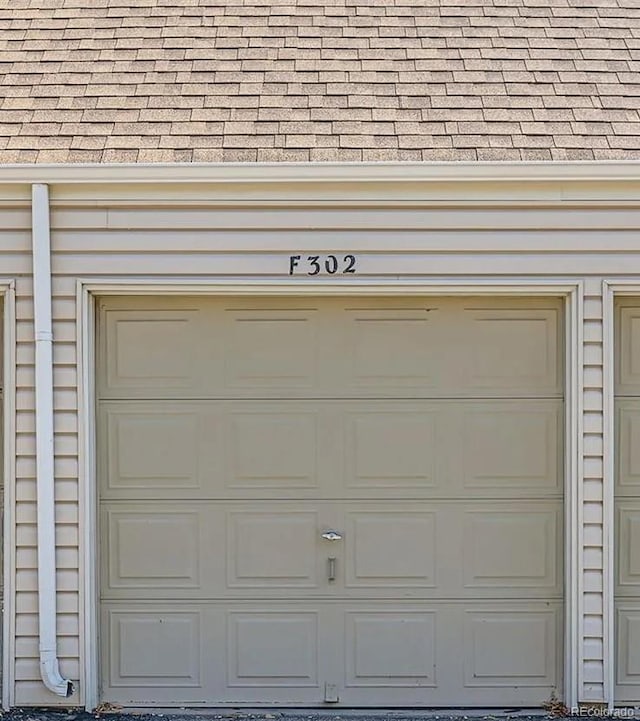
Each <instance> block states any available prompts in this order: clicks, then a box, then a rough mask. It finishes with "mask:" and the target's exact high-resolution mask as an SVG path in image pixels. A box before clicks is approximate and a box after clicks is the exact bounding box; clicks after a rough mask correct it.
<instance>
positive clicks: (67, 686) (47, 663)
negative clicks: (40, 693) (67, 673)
mask: <svg viewBox="0 0 640 721" xmlns="http://www.w3.org/2000/svg"><path fill="white" fill-rule="evenodd" d="M40 675H41V676H42V681H43V683H44V685H45V686H46V687H47V688H48V689H49V691H53V693H55V694H57V695H58V696H63V697H65V698H69V696H71V694H72V693H73V684H72V683H71V681H68V680H67V679H66V678H63V676H62V674H61V673H60V664H59V663H58V657H57V656H56V652H55V651H40Z"/></svg>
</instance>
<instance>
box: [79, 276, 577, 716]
mask: <svg viewBox="0 0 640 721" xmlns="http://www.w3.org/2000/svg"><path fill="white" fill-rule="evenodd" d="M130 294H136V295H243V296H269V295H289V296H301V295H312V296H318V295H322V296H338V295H342V296H347V295H348V296H354V295H378V296H393V295H396V296H397V295H407V294H411V295H425V296H433V295H487V296H496V295H498V296H505V295H514V296H536V295H541V296H545V295H547V296H548V295H554V296H563V297H564V298H565V301H566V316H565V317H566V328H565V348H566V372H565V399H566V419H565V496H564V507H565V538H564V553H565V564H564V566H565V594H564V601H565V631H564V686H565V689H564V701H565V703H566V705H567V706H569V707H574V706H576V705H577V702H578V688H579V686H578V682H579V680H580V675H581V673H580V669H581V668H582V665H583V656H584V654H583V647H582V638H581V634H580V629H581V628H582V599H581V595H582V581H581V579H582V552H581V547H580V543H581V540H582V427H583V417H582V406H583V400H582V396H583V383H582V374H583V362H582V355H583V351H582V328H583V297H584V289H583V284H582V281H580V280H575V279H560V280H554V279H549V280H543V279H537V278H499V279H498V278H494V279H486V278H484V279H482V280H475V279H473V278H451V279H448V280H445V281H443V280H437V281H431V280H428V279H421V280H418V279H416V280H409V281H395V280H394V281H380V282H375V281H367V282H358V281H351V282H346V283H339V284H338V283H329V282H313V281H312V282H309V281H305V282H297V281H292V282H290V283H282V282H281V281H274V282H265V281H256V280H254V279H246V280H242V281H239V280H237V279H236V280H234V281H231V282H218V281H212V280H209V281H205V280H203V281H199V282H195V283H194V282H191V281H186V280H181V279H179V278H172V279H170V280H165V281H164V282H161V283H159V282H158V281H157V279H149V280H144V279H142V280H141V279H139V278H137V279H135V280H131V279H127V278H110V279H108V280H105V281H104V282H96V281H94V280H90V279H86V280H83V279H79V280H78V281H77V297H78V302H79V307H78V313H77V343H78V374H79V376H78V383H79V388H80V390H79V393H80V399H81V403H80V405H79V414H80V417H79V429H80V448H79V453H80V464H79V468H80V473H81V478H80V479H79V481H80V489H81V494H82V498H81V505H80V519H79V522H80V526H81V532H80V537H81V539H82V544H83V549H82V551H81V558H82V559H83V561H82V563H83V566H84V576H85V578H84V584H83V586H82V587H81V589H80V595H81V601H80V608H81V609H82V611H83V613H84V622H83V623H81V642H80V648H81V653H82V655H83V663H82V666H81V668H82V672H83V678H82V679H81V684H80V686H81V691H80V692H81V695H82V699H83V702H84V705H85V708H86V709H87V710H92V709H94V708H95V707H96V705H97V704H98V702H99V698H98V689H99V674H98V670H99V649H98V638H97V628H98V620H97V611H98V609H97V607H98V604H97V583H98V572H99V569H98V567H97V563H96V561H97V557H98V556H97V550H98V549H97V529H96V526H97V519H96V516H97V513H96V511H97V493H96V487H97V486H96V463H95V461H96V459H95V451H94V448H95V402H94V378H95V371H96V354H95V345H94V338H95V323H96V318H95V312H94V310H95V297H96V296H99V295H130Z"/></svg>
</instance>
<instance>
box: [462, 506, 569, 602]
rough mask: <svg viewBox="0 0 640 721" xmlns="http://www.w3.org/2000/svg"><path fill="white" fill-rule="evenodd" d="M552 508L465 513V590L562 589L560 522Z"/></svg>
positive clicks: (556, 512) (512, 508) (468, 511)
mask: <svg viewBox="0 0 640 721" xmlns="http://www.w3.org/2000/svg"><path fill="white" fill-rule="evenodd" d="M559 515H560V514H559V512H558V511H557V510H556V508H555V504H554V506H552V507H551V508H547V509H542V508H540V507H538V508H537V509H534V508H532V504H530V503H527V504H526V505H524V506H523V507H522V508H521V509H520V510H515V509H514V507H513V505H510V506H509V507H508V508H504V509H502V510H500V511H497V510H495V509H491V510H489V509H487V510H484V511H479V510H467V511H466V512H465V518H464V534H463V538H464V552H463V553H464V558H463V563H462V567H463V569H464V585H465V588H466V589H468V590H471V589H478V588H487V589H488V588H492V589H495V590H498V589H511V588H515V587H518V588H530V589H535V590H536V591H539V590H540V591H541V590H543V589H544V591H545V592H546V593H547V594H548V593H550V592H553V591H557V590H559V585H560V583H561V574H560V570H561V568H560V563H559V560H560V559H558V558H557V556H558V549H559V548H561V543H560V541H561V537H560V530H561V520H560V517H559Z"/></svg>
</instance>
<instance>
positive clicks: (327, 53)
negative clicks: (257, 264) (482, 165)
mask: <svg viewBox="0 0 640 721" xmlns="http://www.w3.org/2000/svg"><path fill="white" fill-rule="evenodd" d="M0 83H1V84H0V163H16V162H26V163H41V162H105V163H108V162H172V161H180V162H205V161H338V160H351V161H375V160H387V161H402V160H407V161H420V160H594V159H595V160H598V159H640V0H421V1H419V0H0Z"/></svg>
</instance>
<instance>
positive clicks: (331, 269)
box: [289, 255, 357, 275]
mask: <svg viewBox="0 0 640 721" xmlns="http://www.w3.org/2000/svg"><path fill="white" fill-rule="evenodd" d="M356 265H357V259H356V256H355V255H340V256H338V255H306V256H304V255H290V256H289V275H336V273H337V274H339V275H346V274H348V273H355V272H356Z"/></svg>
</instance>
